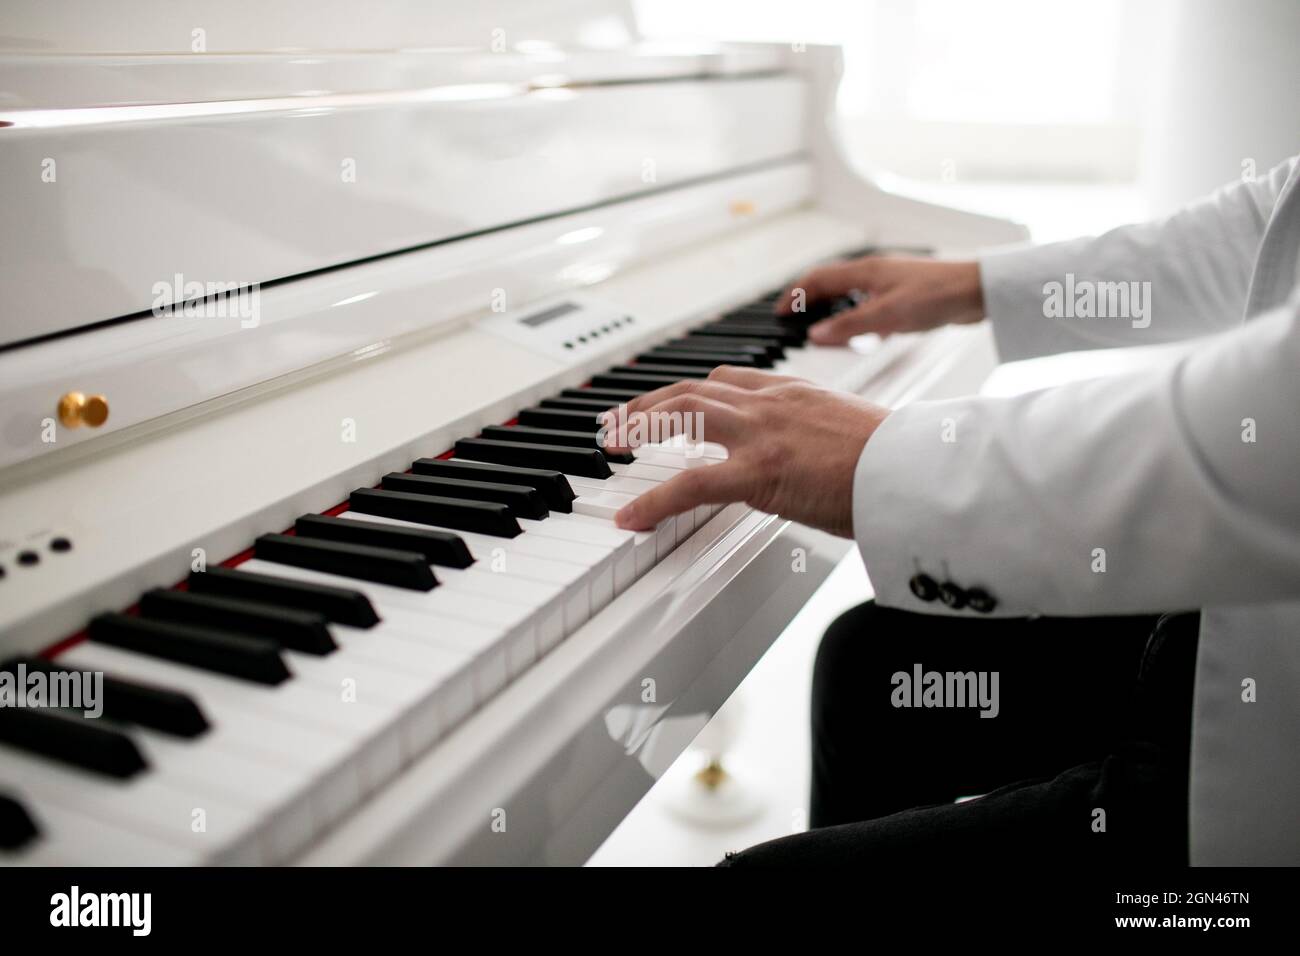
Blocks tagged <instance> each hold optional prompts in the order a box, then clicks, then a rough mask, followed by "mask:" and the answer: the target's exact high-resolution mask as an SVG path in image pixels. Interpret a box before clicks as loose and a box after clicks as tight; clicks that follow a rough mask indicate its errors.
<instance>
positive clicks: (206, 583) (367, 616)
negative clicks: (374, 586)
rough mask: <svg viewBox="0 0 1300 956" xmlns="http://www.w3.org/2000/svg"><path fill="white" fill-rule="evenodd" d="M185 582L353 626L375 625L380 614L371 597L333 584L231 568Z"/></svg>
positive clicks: (196, 591) (198, 590)
mask: <svg viewBox="0 0 1300 956" xmlns="http://www.w3.org/2000/svg"><path fill="white" fill-rule="evenodd" d="M188 585H189V589H190V591H191V592H192V593H194V594H211V595H215V596H217V597H229V598H236V599H239V600H243V601H257V602H260V603H263V604H274V605H277V606H279V607H291V608H298V609H300V610H303V611H315V612H316V613H318V614H322V615H324V617H325V619H326V620H329V621H334V622H335V623H337V624H348V625H351V626H352V627H374V626H375V625H376V624H378V623H379V615H378V614H376V613H375V609H374V607H373V606H372V605H371V603H370V599H369V598H367V597H366V596H365V595H364V594H362V593H361V592H360V591H353V590H351V589H350V588H336V587H332V586H330V585H327V584H313V583H311V582H308V581H288V580H285V579H284V578H277V577H273V576H272V575H269V574H257V573H256V572H252V571H239V570H237V569H234V568H208V570H206V571H196V572H194V573H193V574H191V575H190V576H189V581H188Z"/></svg>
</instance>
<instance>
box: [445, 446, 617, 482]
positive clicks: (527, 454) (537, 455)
mask: <svg viewBox="0 0 1300 956" xmlns="http://www.w3.org/2000/svg"><path fill="white" fill-rule="evenodd" d="M456 457H457V458H469V459H472V460H474V461H490V462H493V463H495V464H498V465H519V466H520V467H523V468H543V469H554V470H555V471H561V472H564V474H566V475H579V476H581V477H583V478H608V477H609V476H610V475H612V474H613V472H612V471H610V470H609V462H608V461H607V460H606V459H605V456H604V455H603V454H601V452H600V450H599V449H596V448H568V447H565V446H564V445H535V444H530V443H528V442H517V441H497V440H496V439H491V438H462V439H460V440H459V441H457V442H456Z"/></svg>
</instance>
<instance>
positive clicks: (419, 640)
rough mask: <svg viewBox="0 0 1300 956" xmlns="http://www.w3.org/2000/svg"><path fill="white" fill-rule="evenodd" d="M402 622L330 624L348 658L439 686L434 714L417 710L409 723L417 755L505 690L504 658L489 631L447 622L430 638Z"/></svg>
mask: <svg viewBox="0 0 1300 956" xmlns="http://www.w3.org/2000/svg"><path fill="white" fill-rule="evenodd" d="M412 618H418V615H412ZM401 623H402V622H393V621H392V615H391V614H390V617H389V620H386V621H383V622H381V623H380V624H378V625H376V626H375V627H370V628H357V627H348V626H346V625H343V624H331V625H330V633H331V634H332V635H333V636H334V642H335V643H336V644H338V645H339V647H340V649H341V650H342V651H345V652H346V653H345V654H344V655H343V656H344V657H345V658H346V659H348V660H351V658H353V657H356V658H360V659H363V660H365V661H367V662H369V663H371V664H376V665H378V666H380V667H384V668H388V669H394V670H398V671H401V672H402V673H404V674H407V675H409V676H413V677H415V678H416V679H417V680H418V681H420V682H421V683H423V684H424V685H425V686H426V687H433V688H436V690H435V694H436V700H435V703H434V707H433V708H432V710H433V712H428V711H429V710H430V709H429V708H424V710H425V712H424V713H420V712H419V711H418V710H417V712H416V713H415V714H413V715H412V717H411V719H410V720H409V721H408V730H409V731H410V735H411V736H410V744H411V746H410V747H409V748H408V750H409V751H410V752H412V753H419V752H420V751H421V750H423V749H425V748H426V747H428V745H429V744H431V743H433V741H434V740H436V739H437V738H438V737H440V736H441V735H442V734H443V733H444V732H445V731H446V730H447V729H449V728H450V727H452V726H454V725H455V724H458V723H460V721H462V720H463V719H464V718H465V717H466V716H468V714H469V713H470V712H471V711H472V710H474V708H475V707H478V706H479V705H480V704H482V703H483V702H484V701H486V700H489V699H490V698H491V697H492V696H494V695H495V694H496V693H497V691H499V690H500V689H501V688H502V687H504V686H505V683H506V679H507V676H506V655H505V648H503V647H500V646H498V644H497V641H496V633H495V632H493V631H491V630H489V629H487V628H481V627H477V626H475V625H472V624H467V623H463V622H459V621H458V622H454V626H453V625H452V623H450V622H443V623H442V625H441V626H439V627H437V628H436V633H437V639H436V640H435V639H431V638H430V637H429V636H426V632H430V631H432V630H434V629H431V628H429V627H428V622H427V621H425V620H423V619H419V620H418V623H417V624H416V625H408V626H407V627H402V626H400V625H401ZM417 628H418V630H417Z"/></svg>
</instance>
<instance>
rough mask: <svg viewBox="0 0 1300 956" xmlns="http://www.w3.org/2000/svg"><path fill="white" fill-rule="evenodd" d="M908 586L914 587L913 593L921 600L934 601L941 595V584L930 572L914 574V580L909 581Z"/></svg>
mask: <svg viewBox="0 0 1300 956" xmlns="http://www.w3.org/2000/svg"><path fill="white" fill-rule="evenodd" d="M907 586H908V587H909V588H911V589H912V593H913V594H915V595H916V598H917V600H919V601H933V600H934V599H935V598H936V597H938V596H939V585H937V584H936V583H935V581H934V578H932V577H930V575H928V574H917V575H914V576H913V577H912V580H910V581H908V582H907Z"/></svg>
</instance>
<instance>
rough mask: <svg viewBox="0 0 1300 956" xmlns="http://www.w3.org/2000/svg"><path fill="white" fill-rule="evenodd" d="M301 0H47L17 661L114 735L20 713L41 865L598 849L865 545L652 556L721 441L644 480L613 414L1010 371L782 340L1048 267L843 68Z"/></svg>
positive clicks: (30, 832) (6, 65) (7, 641)
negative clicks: (824, 309)
mask: <svg viewBox="0 0 1300 956" xmlns="http://www.w3.org/2000/svg"><path fill="white" fill-rule="evenodd" d="M309 6H310V10H307V9H305V8H304V9H303V10H302V11H301V13H302V16H301V18H299V20H298V21H297V22H291V21H292V20H293V18H291V17H281V18H280V20H277V21H276V22H274V23H245V22H242V21H239V20H238V19H237V18H236V17H234V16H233V15H230V22H228V23H224V24H223V23H220V22H219V21H220V19H221V17H222V16H223V14H222V13H221V5H207V4H174V3H171V4H155V3H139V4H136V5H135V8H137V9H139V10H140V11H142V12H147V13H149V16H143V15H142V16H140V17H138V18H136V19H135V21H134V22H135V33H130V34H122V35H119V33H121V30H122V29H124V28H122V27H120V22H119V21H120V18H119V19H117V20H110V14H109V13H108V12H93V11H91V12H87V14H86V18H85V19H84V20H82V19H78V20H77V21H76V22H60V18H59V16H58V13H57V10H54V9H49V8H44V7H42V6H41V5H39V4H24V3H19V4H16V5H15V7H14V9H13V11H11V12H12V13H13V16H12V17H11V19H12V21H13V24H12V29H11V33H13V34H14V35H13V36H11V37H10V38H9V39H8V40H7V41H6V42H7V43H8V44H9V47H8V49H7V50H6V51H5V52H4V53H3V56H2V57H0V76H2V78H3V82H2V83H0V88H3V90H4V91H5V92H4V94H3V100H2V101H0V144H3V149H0V167H2V168H0V189H3V197H4V198H3V205H4V208H5V211H6V223H5V229H4V238H3V244H4V255H3V256H2V257H0V291H2V293H3V301H4V304H5V307H4V315H3V319H2V320H0V345H2V348H0V409H2V411H0V416H2V417H0V488H2V489H3V490H2V491H0V568H3V576H0V657H2V658H3V660H4V662H5V663H4V664H3V665H0V666H2V667H3V670H4V673H5V674H7V675H10V683H9V685H8V686H10V687H11V688H17V691H16V693H17V694H19V695H23V694H28V693H32V692H33V689H34V688H36V687H37V686H38V685H40V686H43V687H44V688H45V691H46V693H48V694H54V693H55V691H56V690H57V689H58V688H60V687H61V688H62V689H63V690H64V691H67V690H69V689H70V688H73V687H79V686H82V685H81V684H80V683H78V681H80V679H81V675H90V677H89V678H87V680H88V681H89V682H88V683H86V684H85V685H84V686H85V687H86V688H88V689H89V688H92V687H93V686H94V683H93V681H94V680H95V679H100V677H101V676H102V691H101V693H99V695H98V698H99V704H100V705H101V706H102V711H103V712H102V715H101V716H99V717H98V718H96V719H88V718H86V717H85V716H83V715H82V714H81V713H79V712H75V711H72V710H70V709H68V707H67V706H66V704H67V702H66V701H64V704H65V706H64V707H63V708H62V709H55V708H52V707H49V706H45V707H41V706H35V705H36V704H39V703H40V701H37V700H35V699H33V700H31V701H30V702H31V703H32V704H33V706H16V701H15V700H14V698H13V697H11V698H10V701H9V703H10V704H11V706H6V707H3V708H0V862H3V863H5V864H14V865H21V864H56V863H70V864H101V863H103V864H113V863H125V864H136V863H139V864H200V863H289V862H302V863H319V864H339V863H402V864H406V863H434V862H441V863H578V862H581V861H582V860H584V859H585V858H586V857H587V856H588V855H589V854H590V853H591V852H592V851H593V850H594V849H595V848H596V847H597V846H598V845H599V844H600V842H601V841H602V840H603V839H604V837H605V836H606V835H607V834H608V833H609V832H610V831H611V830H612V829H613V828H614V826H615V825H616V824H617V823H618V821H619V820H620V819H621V818H622V817H623V815H624V814H625V813H626V812H627V811H628V810H629V809H630V808H631V807H632V806H633V804H634V803H635V802H636V801H637V800H638V799H639V798H640V797H641V796H642V795H643V794H644V793H645V791H646V790H647V789H648V788H649V786H650V785H651V784H652V783H653V781H654V779H655V778H656V777H657V776H658V775H659V774H660V773H662V772H663V771H664V770H665V769H666V768H667V766H668V765H669V763H671V761H672V760H673V758H674V757H675V756H676V755H677V754H678V753H679V752H680V751H681V750H682V749H683V748H684V747H685V746H686V744H687V743H688V742H689V741H690V739H691V737H692V736H693V735H694V734H695V733H696V732H697V731H698V730H699V729H700V727H702V726H703V724H704V722H705V721H706V720H707V719H708V717H709V715H710V714H711V713H712V712H713V711H715V710H716V709H717V707H719V706H720V704H721V703H722V701H724V700H725V699H726V697H727V696H728V695H729V694H730V693H731V691H732V690H733V689H734V688H735V687H736V686H737V684H738V683H739V681H740V680H741V679H742V678H743V677H744V675H745V674H746V672H747V671H748V669H749V668H750V667H751V666H752V665H753V664H754V662H755V661H756V660H757V659H758V658H759V656H760V655H761V654H762V653H763V652H764V650H765V649H766V648H767V647H768V646H769V644H770V643H771V642H772V641H773V640H774V639H775V637H776V636H777V635H778V634H779V633H780V632H781V630H782V628H783V627H784V625H785V623H786V622H788V621H789V620H790V619H791V617H792V616H793V615H794V614H795V613H796V611H797V610H798V609H799V608H800V607H801V606H802V604H803V603H804V602H805V601H806V600H807V598H808V597H809V596H810V595H811V593H812V592H813V591H814V590H815V589H816V588H817V586H818V584H819V583H820V581H821V580H822V579H823V577H824V576H825V574H826V573H827V572H828V571H829V569H830V568H831V567H832V566H833V565H834V564H835V562H836V561H837V560H838V559H839V558H840V557H841V556H842V555H843V554H844V553H845V551H846V549H847V548H848V547H849V543H848V542H845V541H841V540H836V539H832V538H829V537H827V536H826V535H823V534H820V533H816V532H813V531H810V530H809V529H807V528H804V527H801V526H798V525H793V524H791V523H789V522H786V521H783V520H780V519H778V518H776V517H773V516H771V515H765V514H760V513H756V512H755V511H753V510H752V509H749V508H747V507H744V506H741V505H735V506H730V507H726V508H720V509H719V508H700V509H697V511H696V512H694V513H692V514H687V515H682V516H680V517H678V518H676V519H673V520H670V521H668V522H666V523H665V524H664V525H662V526H661V527H659V528H658V529H656V530H655V531H653V532H647V533H642V534H632V533H629V532H624V531H621V530H618V529H616V528H615V527H614V524H613V522H612V520H611V515H612V514H613V511H614V510H615V509H617V507H618V506H619V505H620V504H621V503H623V502H625V501H627V500H629V496H634V495H636V494H638V493H640V492H641V491H643V490H645V489H647V488H650V487H652V486H653V485H654V484H655V483H657V482H660V481H664V480H666V479H668V478H670V477H671V476H672V475H674V474H676V473H677V472H678V471H679V470H680V469H682V468H688V467H708V464H709V461H710V460H711V459H712V458H714V457H717V456H719V455H723V454H725V452H724V451H722V450H721V449H718V448H717V447H714V446H709V445H703V446H698V447H694V448H689V449H688V448H686V447H685V446H683V445H681V444H678V443H675V442H668V443H666V444H664V445H662V446H655V447H649V448H646V449H643V450H641V451H639V452H638V453H637V454H636V455H635V456H632V457H619V456H614V455H609V454H606V453H604V452H603V451H601V450H600V449H599V448H597V446H596V444H595V442H594V428H595V425H594V422H593V414H594V412H595V410H597V409H599V408H601V407H604V406H606V405H609V404H613V403H617V402H619V401H621V400H623V399H626V398H627V397H629V396H632V395H635V394H638V393H639V392H641V391H644V390H646V389H649V388H652V387H655V386H657V385H658V384H660V383H662V382H666V381H672V380H676V379H680V378H692V377H700V376H704V375H707V373H708V371H709V370H710V368H712V367H713V366H715V365H717V364H720V363H730V364H744V365H753V366H756V367H761V368H775V369H779V370H783V371H786V372H789V373H792V374H796V375H801V376H805V377H808V378H810V379H812V380H815V381H817V382H821V383H826V384H834V385H838V386H840V387H843V388H847V389H852V390H854V391H858V392H863V393H866V394H868V395H870V396H872V397H873V398H874V399H876V400H877V401H882V402H894V403H897V402H903V401H908V400H911V399H915V398H918V397H925V396H933V395H939V394H950V393H953V392H957V391H962V390H967V389H969V388H970V387H971V386H972V385H973V384H974V383H975V382H977V381H978V378H979V377H980V376H981V375H982V374H983V373H984V372H985V371H987V368H988V367H989V365H990V363H991V361H992V359H991V356H992V352H991V347H990V345H989V344H988V342H987V340H986V339H985V338H984V336H983V335H982V333H980V332H979V331H978V330H969V329H966V330H962V329H949V330H945V331H942V332H939V333H935V334H931V335H927V336H903V337H897V338H894V339H890V340H888V341H886V342H883V343H882V342H877V341H864V342H861V343H859V344H858V345H857V346H856V347H855V348H854V349H820V348H817V347H813V346H811V345H809V344H808V343H806V342H805V334H804V328H805V323H804V322H800V321H791V322H778V321H776V320H775V319H774V318H773V317H772V315H771V310H770V304H771V300H772V299H773V297H774V295H775V292H776V290H778V289H779V287H780V286H781V284H782V283H783V282H786V281H788V280H789V279H790V278H791V277H793V276H795V275H797V274H798V273H799V272H800V271H801V270H802V269H805V268H806V267H808V266H809V265H811V264H813V263H816V262H819V261H825V260H828V259H833V258H836V257H843V256H848V255H854V254H859V253H861V252H863V251H865V250H869V249H878V248H891V247H918V246H921V247H926V248H930V249H934V250H937V251H938V252H940V253H946V252H950V251H959V250H968V249H971V248H974V247H976V246H980V245H986V244H992V243H997V242H1005V241H1012V240H1016V239H1020V238H1022V237H1023V230H1022V229H1020V228H1019V227H1018V226H1015V225H1013V224H1011V223H1006V222H1002V221H998V220H994V219H990V218H987V217H983V216H977V215H973V214H969V213H965V212H960V211H956V210H951V209H945V208H941V207H938V206H934V205H929V204H925V203H921V202H916V201H912V200H909V199H906V198H903V197H900V196H897V195H893V194H890V193H889V192H887V191H885V190H882V189H881V188H879V187H878V186H876V185H875V184H873V183H872V182H871V181H870V180H869V179H867V178H864V177H863V176H861V175H860V174H859V173H858V172H856V171H855V170H854V169H853V167H852V166H851V165H850V164H849V163H848V161H847V160H846V158H845V156H844V155H843V153H842V151H841V150H840V148H839V145H838V141H837V137H836V132H835V124H834V118H833V113H834V96H835V91H836V87H837V83H838V77H839V70H840V60H839V55H838V52H837V50H835V49H834V48H827V47H815V46H808V47H803V46H800V45H794V46H789V45H786V46H782V45H762V44H758V45H722V46H717V47H709V48H698V47H696V48H679V47H663V46H653V45H648V44H646V43H643V42H639V41H638V40H637V38H636V36H635V30H634V24H633V21H632V18H631V17H630V15H629V14H628V13H627V11H626V10H625V9H623V8H622V7H620V6H619V5H617V4H613V3H570V4H560V5H557V7H556V8H555V9H551V10H547V12H546V15H545V16H544V17H543V16H541V15H540V13H535V12H533V11H532V7H533V5H530V4H513V3H507V4H501V5H498V6H497V7H496V8H494V9H493V10H492V13H491V16H489V15H488V14H485V13H482V12H479V13H468V12H467V13H464V14H459V13H458V14H456V15H454V16H455V17H456V19H455V20H454V22H444V21H438V22H434V23H430V22H426V20H429V19H430V18H431V17H432V16H433V15H432V14H430V13H428V12H427V7H426V5H422V4H409V5H402V4H399V5H397V6H396V8H395V9H396V10H397V11H399V12H398V13H392V12H391V11H390V12H388V13H386V17H388V19H385V18H377V19H376V20H375V21H374V22H371V21H366V22H364V23H363V22H360V19H358V11H359V10H360V8H357V7H355V6H354V5H345V4H341V3H325V4H319V3H317V4H311V5H309ZM292 7H293V5H292V4H289V5H288V7H286V9H289V8H292ZM194 8H202V9H203V12H204V13H209V14H211V22H208V21H205V20H203V19H201V18H200V16H199V14H197V13H196V12H195V9H194ZM435 8H436V5H435ZM442 16H443V17H444V18H450V17H452V16H453V15H452V14H449V13H444V14H442ZM349 18H352V19H351V20H349ZM63 19H64V20H66V19H67V18H63ZM361 19H364V18H361ZM281 20H282V21H283V22H280V21H281ZM196 24H205V26H204V27H202V28H200V27H197V26H195V25H196ZM218 27H223V28H224V29H218ZM196 30H197V31H198V32H195V31H196ZM200 34H203V36H202V37H201V36H200ZM178 37H179V38H180V39H179V40H178V39H177V38H178ZM593 37H595V38H596V39H595V40H593V39H592V38H593ZM105 38H106V39H105ZM201 39H202V40H203V41H204V44H206V45H203V48H202V49H200V45H201V44H200V40H201ZM101 41H102V42H101ZM449 41H453V42H449ZM597 41H598V42H597ZM218 47H222V48H226V49H232V50H245V51H250V50H251V51H261V52H240V53H223V52H220V49H218ZM34 51H36V52H34ZM805 318H806V317H805ZM796 566H797V569H796ZM20 673H21V674H22V675H23V681H22V682H21V683H19V682H18V681H17V676H18V675H19V674H20ZM74 678H76V680H74ZM83 703H84V702H83Z"/></svg>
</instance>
